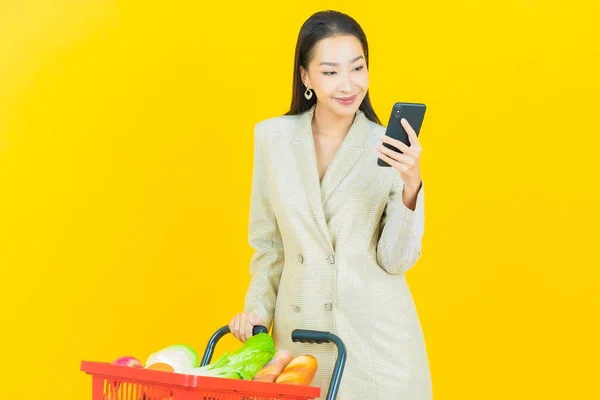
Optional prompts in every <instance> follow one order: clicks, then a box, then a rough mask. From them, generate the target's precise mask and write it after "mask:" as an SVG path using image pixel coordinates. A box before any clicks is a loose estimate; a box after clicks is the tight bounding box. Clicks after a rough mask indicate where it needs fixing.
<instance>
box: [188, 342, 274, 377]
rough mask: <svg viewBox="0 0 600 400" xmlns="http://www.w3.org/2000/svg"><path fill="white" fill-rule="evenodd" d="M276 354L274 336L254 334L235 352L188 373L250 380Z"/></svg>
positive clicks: (191, 369) (190, 369)
mask: <svg viewBox="0 0 600 400" xmlns="http://www.w3.org/2000/svg"><path fill="white" fill-rule="evenodd" d="M274 355H275V344H274V342H273V338H272V337H271V336H270V335H268V334H266V333H259V334H258V335H254V336H252V337H250V338H248V340H246V342H245V343H244V345H243V346H242V347H240V348H239V349H238V350H236V351H234V352H233V353H231V354H229V353H225V354H223V355H222V356H221V357H220V358H219V359H217V360H216V361H214V362H213V363H211V364H208V365H206V366H204V367H199V368H189V369H187V370H185V371H184V373H186V374H190V375H199V376H215V377H222V378H232V379H246V380H250V379H252V378H253V377H254V375H256V373H257V372H258V371H260V369H261V368H262V367H264V365H265V364H266V363H267V362H269V360H271V358H273V356H274Z"/></svg>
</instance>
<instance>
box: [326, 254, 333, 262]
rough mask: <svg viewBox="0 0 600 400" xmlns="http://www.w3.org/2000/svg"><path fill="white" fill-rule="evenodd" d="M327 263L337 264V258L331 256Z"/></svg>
mask: <svg viewBox="0 0 600 400" xmlns="http://www.w3.org/2000/svg"><path fill="white" fill-rule="evenodd" d="M327 261H329V264H335V256H334V255H333V254H331V255H330V256H329V257H328V258H327Z"/></svg>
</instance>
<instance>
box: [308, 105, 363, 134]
mask: <svg viewBox="0 0 600 400" xmlns="http://www.w3.org/2000/svg"><path fill="white" fill-rule="evenodd" d="M353 122H354V115H352V116H348V117H340V116H338V115H335V114H333V113H332V112H331V111H329V110H327V109H325V108H324V107H319V105H318V104H317V106H315V114H314V116H313V120H312V126H313V132H314V133H315V134H317V135H321V136H326V137H330V138H343V137H345V136H346V134H347V133H348V131H349V130H350V126H352V123H353Z"/></svg>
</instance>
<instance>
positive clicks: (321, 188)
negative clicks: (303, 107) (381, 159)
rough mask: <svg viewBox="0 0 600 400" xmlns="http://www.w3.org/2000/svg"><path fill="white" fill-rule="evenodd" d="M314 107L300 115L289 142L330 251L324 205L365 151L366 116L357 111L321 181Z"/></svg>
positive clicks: (329, 237) (329, 238) (331, 247)
mask: <svg viewBox="0 0 600 400" xmlns="http://www.w3.org/2000/svg"><path fill="white" fill-rule="evenodd" d="M314 111H315V107H314V106H313V107H312V108H311V109H310V110H308V111H306V112H305V113H303V114H301V115H300V116H299V120H298V125H297V126H296V129H295V130H294V134H293V138H292V142H293V146H292V147H293V149H294V156H295V158H296V163H297V164H298V169H299V171H300V175H301V178H302V181H303V184H304V187H305V190H306V194H307V197H308V202H309V203H310V206H311V208H312V211H313V213H314V215H315V218H316V220H317V223H318V225H319V227H320V229H321V231H322V233H323V235H324V237H325V240H326V241H327V243H328V244H329V246H330V249H331V251H332V252H333V250H334V249H333V245H332V242H331V236H330V233H329V228H328V226H327V220H326V218H325V212H324V210H323V206H324V204H325V202H326V201H327V199H328V198H329V196H330V195H331V193H332V192H333V191H334V189H335V188H336V187H337V186H338V185H339V184H340V183H341V182H342V180H343V179H344V178H345V177H346V175H348V173H349V172H350V170H351V169H352V167H353V166H354V164H356V162H357V161H358V159H359V158H360V156H361V155H362V153H363V152H364V150H365V148H364V141H365V137H366V135H367V129H368V125H367V119H366V117H365V116H364V113H363V112H362V111H360V110H359V111H357V113H356V117H355V118H354V122H353V123H352V125H351V127H350V130H349V131H348V133H347V134H346V137H345V138H344V140H343V141H342V144H341V145H340V147H339V149H338V150H337V152H336V153H335V155H334V157H333V160H332V161H331V164H330V165H329V167H328V168H327V171H326V172H325V175H324V176H323V179H322V181H321V182H319V172H318V168H317V156H316V153H315V143H314V139H313V136H312V125H311V124H312V119H313V116H314Z"/></svg>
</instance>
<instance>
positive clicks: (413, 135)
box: [401, 118, 419, 146]
mask: <svg viewBox="0 0 600 400" xmlns="http://www.w3.org/2000/svg"><path fill="white" fill-rule="evenodd" d="M401 122H402V126H403V127H404V130H405V131H406V133H407V134H408V140H409V141H410V145H411V146H413V145H419V138H418V137H417V132H415V130H414V129H413V127H412V126H410V124H409V123H408V121H407V120H406V118H402V120H401Z"/></svg>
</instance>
